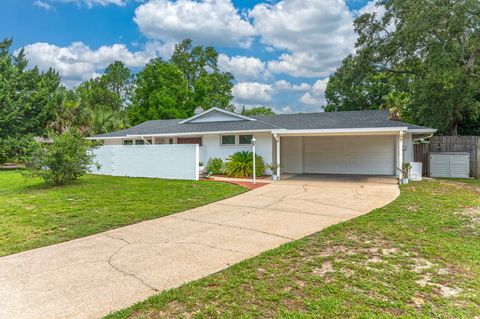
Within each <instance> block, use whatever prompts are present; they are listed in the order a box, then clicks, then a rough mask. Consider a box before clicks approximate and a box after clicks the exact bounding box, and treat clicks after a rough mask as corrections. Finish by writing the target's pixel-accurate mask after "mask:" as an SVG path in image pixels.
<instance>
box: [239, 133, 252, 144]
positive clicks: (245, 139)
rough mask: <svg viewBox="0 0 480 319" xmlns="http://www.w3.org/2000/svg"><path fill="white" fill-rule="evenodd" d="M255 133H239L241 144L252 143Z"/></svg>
mask: <svg viewBox="0 0 480 319" xmlns="http://www.w3.org/2000/svg"><path fill="white" fill-rule="evenodd" d="M252 138H253V135H239V136H238V144H240V145H250V144H252Z"/></svg>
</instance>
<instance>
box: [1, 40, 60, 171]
mask: <svg viewBox="0 0 480 319" xmlns="http://www.w3.org/2000/svg"><path fill="white" fill-rule="evenodd" d="M11 45H12V40H9V39H6V40H4V41H2V42H0V147H1V148H2V149H1V150H0V153H2V154H3V155H2V156H0V161H1V162H3V161H5V160H6V159H8V158H16V157H17V156H18V155H19V154H17V153H16V152H17V150H19V147H17V146H18V145H20V144H21V145H27V144H28V143H29V142H28V141H18V140H19V139H31V137H32V136H35V135H43V134H45V130H46V127H47V124H48V123H49V122H50V121H51V120H52V119H53V117H54V113H55V109H56V106H57V105H58V103H59V98H58V95H57V94H56V92H57V89H58V88H59V87H60V77H59V75H58V74H57V73H56V72H55V71H54V70H53V69H49V70H48V71H46V72H40V71H39V70H38V68H36V67H34V68H32V69H28V68H27V64H28V61H27V59H26V58H25V54H24V52H23V50H20V51H19V52H18V54H16V55H14V54H12V53H10V51H9V49H10V47H11ZM20 149H25V148H23V147H21V148H20Z"/></svg>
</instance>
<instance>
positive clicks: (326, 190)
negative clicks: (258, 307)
mask: <svg viewBox="0 0 480 319" xmlns="http://www.w3.org/2000/svg"><path fill="white" fill-rule="evenodd" d="M398 195H399V189H398V186H397V185H396V183H395V180H393V179H391V178H369V177H357V178H347V177H327V176H319V175H300V176H297V177H293V178H290V179H286V180H284V181H281V182H278V183H272V184H270V185H268V186H264V187H262V188H259V189H256V190H253V191H250V192H248V193H245V194H242V195H239V196H236V197H232V198H229V199H225V200H222V201H219V202H217V203H213V204H210V205H207V206H203V207H199V208H196V209H192V210H189V211H185V212H183V213H179V214H175V215H171V216H167V217H163V218H158V219H155V220H151V221H147V222H142V223H139V224H135V225H131V226H127V227H123V228H119V229H116V230H112V231H108V232H105V233H101V234H97V235H93V236H89V237H85V238H81V239H77V240H72V241H69V242H65V243H62V244H58V245H53V246H49V247H44V248H39V249H34V250H31V251H27V252H23V253H19V254H15V255H11V256H6V257H3V258H0V318H17V319H19V318H37V319H39V318H76V319H79V318H97V317H101V316H103V315H106V314H108V313H109V312H111V311H114V310H117V309H121V308H124V307H127V306H129V305H131V304H132V303H135V302H137V301H141V300H143V299H145V298H147V297H148V296H151V295H153V294H155V293H157V292H158V291H161V290H164V289H167V288H172V287H177V286H180V285H181V284H183V283H185V282H187V281H191V280H195V279H198V278H201V277H204V276H206V275H209V274H212V273H214V272H217V271H219V270H222V269H224V268H226V267H228V266H230V265H232V264H234V263H237V262H239V261H241V260H243V259H246V258H249V257H252V256H255V255H258V254H259V253H261V252H263V251H266V250H269V249H272V248H275V247H277V246H279V245H281V244H283V243H286V242H288V241H291V240H294V239H298V238H301V237H304V236H306V235H309V234H312V233H314V232H317V231H319V230H322V229H323V228H325V227H328V226H330V225H333V224H336V223H339V222H342V221H345V220H348V219H350V218H354V217H356V216H359V215H361V214H364V213H366V212H368V211H370V210H372V209H374V208H377V207H381V206H384V205H385V204H387V203H389V202H391V201H392V200H394V199H395V198H396V197H397V196H398Z"/></svg>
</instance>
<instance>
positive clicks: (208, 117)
mask: <svg viewBox="0 0 480 319" xmlns="http://www.w3.org/2000/svg"><path fill="white" fill-rule="evenodd" d="M231 121H245V120H244V119H241V118H239V117H237V116H233V115H230V114H225V113H222V112H217V111H212V112H210V113H207V114H205V115H202V116H200V117H197V118H196V119H193V120H191V121H190V122H189V123H204V122H231Z"/></svg>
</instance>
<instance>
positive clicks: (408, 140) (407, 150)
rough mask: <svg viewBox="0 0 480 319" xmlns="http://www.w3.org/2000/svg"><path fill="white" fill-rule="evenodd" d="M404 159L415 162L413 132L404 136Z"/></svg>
mask: <svg viewBox="0 0 480 319" xmlns="http://www.w3.org/2000/svg"><path fill="white" fill-rule="evenodd" d="M403 149H404V152H403V161H404V162H407V163H410V162H413V140H412V133H407V134H405V135H404V136H403Z"/></svg>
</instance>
